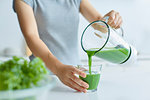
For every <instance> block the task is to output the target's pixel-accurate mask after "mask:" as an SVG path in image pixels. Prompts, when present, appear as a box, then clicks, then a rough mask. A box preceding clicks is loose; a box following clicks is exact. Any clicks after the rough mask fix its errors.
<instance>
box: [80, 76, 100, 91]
mask: <svg viewBox="0 0 150 100" xmlns="http://www.w3.org/2000/svg"><path fill="white" fill-rule="evenodd" d="M80 79H82V80H83V81H84V82H86V83H88V84H89V88H88V90H94V89H96V88H97V86H98V83H99V79H100V74H93V73H92V74H87V75H86V78H83V77H81V76H80Z"/></svg>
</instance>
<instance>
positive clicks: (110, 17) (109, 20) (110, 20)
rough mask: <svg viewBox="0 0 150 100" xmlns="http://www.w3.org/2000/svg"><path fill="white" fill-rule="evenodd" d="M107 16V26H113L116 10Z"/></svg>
mask: <svg viewBox="0 0 150 100" xmlns="http://www.w3.org/2000/svg"><path fill="white" fill-rule="evenodd" d="M106 16H109V19H108V22H107V24H109V25H111V24H112V23H113V22H114V19H115V11H114V10H112V11H110V12H109V13H108V14H106V15H105V17H106Z"/></svg>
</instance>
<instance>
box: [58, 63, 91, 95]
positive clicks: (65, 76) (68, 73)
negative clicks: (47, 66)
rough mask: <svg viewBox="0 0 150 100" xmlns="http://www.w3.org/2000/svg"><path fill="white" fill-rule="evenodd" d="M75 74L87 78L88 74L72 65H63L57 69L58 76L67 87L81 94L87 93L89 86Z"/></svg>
mask: <svg viewBox="0 0 150 100" xmlns="http://www.w3.org/2000/svg"><path fill="white" fill-rule="evenodd" d="M75 74H77V75H80V76H81V77H86V74H85V73H84V72H82V71H80V70H79V69H77V68H75V67H73V66H70V65H61V66H59V68H57V73H56V75H57V76H58V78H59V79H60V80H61V81H62V82H63V83H64V84H65V85H67V86H69V87H71V88H72V89H75V90H77V91H79V92H84V93H85V92H86V90H87V88H88V87H89V85H88V84H87V83H86V82H84V81H82V80H81V79H79V78H78V77H76V76H75Z"/></svg>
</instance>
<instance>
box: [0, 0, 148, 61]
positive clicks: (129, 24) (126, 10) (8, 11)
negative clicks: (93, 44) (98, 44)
mask: <svg viewBox="0 0 150 100" xmlns="http://www.w3.org/2000/svg"><path fill="white" fill-rule="evenodd" d="M89 1H90V2H91V3H92V4H93V6H94V7H95V8H96V9H97V10H98V11H99V12H100V13H101V14H102V15H104V14H105V13H107V12H109V11H110V10H112V9H114V10H116V11H118V12H120V14H121V15H122V17H123V21H124V23H123V28H124V31H125V34H126V35H125V38H126V39H127V41H129V42H130V43H131V44H133V45H134V46H136V47H137V49H138V51H139V52H140V53H141V54H150V52H149V50H150V46H149V43H150V39H149V37H150V28H149V27H150V25H149V22H150V6H149V5H150V1H149V0H89ZM87 24H88V23H87V21H86V20H85V19H84V18H83V17H82V16H81V18H80V27H79V46H80V37H81V33H82V32H83V30H84V28H85V27H86V26H87ZM23 44H24V43H23V37H22V34H21V32H20V28H19V25H18V21H17V17H16V14H15V13H14V12H13V10H12V0H1V2H0V51H2V50H3V49H4V48H6V47H13V48H17V49H24V48H23V47H22V46H23ZM80 47H81V46H80ZM80 55H81V59H85V58H87V56H86V55H85V52H83V50H82V49H81V48H80Z"/></svg>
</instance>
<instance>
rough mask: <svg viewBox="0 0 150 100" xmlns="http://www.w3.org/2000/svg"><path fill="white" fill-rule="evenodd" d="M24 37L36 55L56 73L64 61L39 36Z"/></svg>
mask: <svg viewBox="0 0 150 100" xmlns="http://www.w3.org/2000/svg"><path fill="white" fill-rule="evenodd" d="M24 37H25V39H26V42H27V45H28V46H29V48H30V50H31V51H32V53H33V54H34V56H36V57H40V58H41V59H42V60H43V61H44V62H45V65H46V66H47V67H48V68H49V69H50V70H51V71H52V72H53V73H54V74H56V70H57V67H58V66H59V65H60V64H62V63H61V62H60V61H58V60H57V58H56V57H55V56H54V55H53V54H52V53H51V52H50V50H49V49H48V47H47V46H46V45H45V43H44V42H43V41H42V40H41V39H40V38H39V37H37V36H24Z"/></svg>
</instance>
